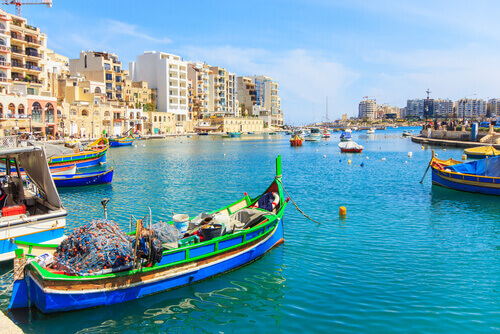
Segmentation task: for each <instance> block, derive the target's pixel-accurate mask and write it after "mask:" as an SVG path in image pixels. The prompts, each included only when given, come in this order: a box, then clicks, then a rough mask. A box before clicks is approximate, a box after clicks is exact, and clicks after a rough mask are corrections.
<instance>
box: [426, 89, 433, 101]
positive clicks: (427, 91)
mask: <svg viewBox="0 0 500 334" xmlns="http://www.w3.org/2000/svg"><path fill="white" fill-rule="evenodd" d="M425 92H426V93H427V100H428V99H429V94H430V93H432V92H431V91H430V90H429V88H427V90H426V91H425Z"/></svg>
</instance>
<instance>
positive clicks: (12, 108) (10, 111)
mask: <svg viewBox="0 0 500 334" xmlns="http://www.w3.org/2000/svg"><path fill="white" fill-rule="evenodd" d="M15 113H16V107H15V106H14V103H11V104H9V114H11V115H14V114H15Z"/></svg>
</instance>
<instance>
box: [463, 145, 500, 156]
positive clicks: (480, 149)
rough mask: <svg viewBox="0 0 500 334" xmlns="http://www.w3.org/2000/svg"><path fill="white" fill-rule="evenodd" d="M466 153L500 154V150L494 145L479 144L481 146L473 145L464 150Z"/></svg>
mask: <svg viewBox="0 0 500 334" xmlns="http://www.w3.org/2000/svg"><path fill="white" fill-rule="evenodd" d="M464 151H465V153H469V154H474V153H476V154H484V155H500V151H499V150H497V149H495V148H494V147H493V145H490V146H479V147H473V148H468V149H465V150H464Z"/></svg>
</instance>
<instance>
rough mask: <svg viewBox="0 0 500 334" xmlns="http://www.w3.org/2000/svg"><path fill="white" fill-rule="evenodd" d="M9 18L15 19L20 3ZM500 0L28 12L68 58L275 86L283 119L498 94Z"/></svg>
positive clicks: (150, 5)
mask: <svg viewBox="0 0 500 334" xmlns="http://www.w3.org/2000/svg"><path fill="white" fill-rule="evenodd" d="M2 8H3V9H4V10H7V11H8V12H10V13H14V12H15V9H14V7H13V6H4V5H2ZM499 9H500V2H498V1H480V0H479V1H478V0H476V1H462V0H456V1H448V0H440V1H435V0H434V1H429V0H419V1H404V0H377V1H373V0H371V1H370V0H367V1H361V0H343V1H337V0H330V1H326V0H308V1H302V0H288V1H281V0H276V1H272V0H268V1H260V0H257V1H234V0H233V1H224V0H219V1H189V0H186V1H173V0H169V1H167V0H150V1H138V0H136V1H129V0H120V1H117V0H112V1H110V0H106V1H102V0H100V1H98V0H85V1H71V0H54V4H53V7H52V8H47V7H45V6H23V8H22V16H24V17H26V18H27V19H28V22H29V23H30V24H33V25H35V26H38V27H40V28H41V29H42V31H43V32H45V33H47V35H48V38H49V39H48V41H49V42H48V46H49V48H51V49H53V50H55V51H56V52H58V53H61V54H63V55H65V56H67V57H69V58H77V57H78V54H79V52H80V51H81V50H96V51H108V52H113V53H116V54H118V56H119V57H120V60H121V61H122V62H123V64H124V68H128V62H129V61H133V60H135V58H136V56H137V55H138V54H142V52H143V51H150V50H155V51H163V52H169V53H174V54H177V55H179V56H181V57H183V58H184V59H185V60H200V61H206V62H207V63H209V64H210V65H213V66H222V67H225V68H227V69H228V70H229V71H232V72H235V73H236V74H237V75H254V74H264V75H269V76H271V77H273V78H275V79H276V80H278V81H279V84H280V96H281V99H282V109H283V112H284V114H285V121H286V122H291V123H295V124H303V123H307V122H311V121H313V120H315V121H321V120H322V119H323V117H324V116H325V110H326V97H327V96H328V101H329V103H328V110H329V118H331V119H335V118H338V117H340V116H341V115H342V114H344V113H347V114H348V115H349V116H357V108H358V103H359V102H360V101H361V100H362V98H363V96H370V97H374V98H375V99H376V100H377V102H379V103H387V104H390V105H397V106H399V107H403V106H405V105H406V100H407V99H409V98H422V97H425V91H426V89H427V88H430V90H431V91H432V94H431V97H433V98H450V99H452V100H457V99H459V98H461V97H464V96H473V94H476V95H475V96H476V97H478V98H483V99H486V98H488V97H489V98H492V97H500V90H499V88H500V80H499V79H498V77H499V74H500V61H499V58H500V56H499V55H500V43H499V41H500V34H499V31H500V29H499V28H500V20H499V19H498V17H497V15H498V13H499V12H500V11H499Z"/></svg>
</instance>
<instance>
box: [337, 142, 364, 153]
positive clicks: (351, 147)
mask: <svg viewBox="0 0 500 334" xmlns="http://www.w3.org/2000/svg"><path fill="white" fill-rule="evenodd" d="M339 148H340V152H344V153H361V152H363V149H364V147H363V146H362V145H358V144H357V143H355V142H353V141H343V142H340V143H339Z"/></svg>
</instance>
